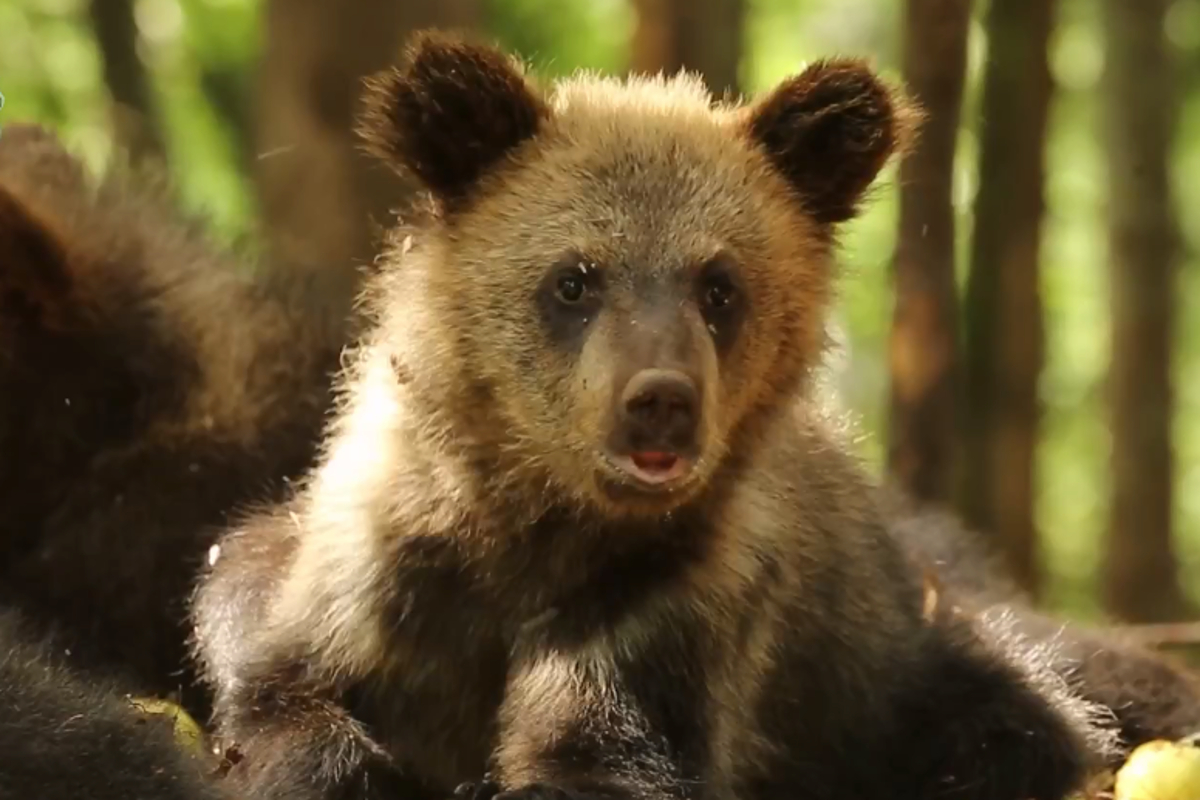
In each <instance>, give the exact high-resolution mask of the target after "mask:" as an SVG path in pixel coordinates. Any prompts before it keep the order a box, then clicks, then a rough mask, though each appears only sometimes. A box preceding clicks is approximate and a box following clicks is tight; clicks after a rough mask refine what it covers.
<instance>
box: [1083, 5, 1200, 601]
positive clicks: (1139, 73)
mask: <svg viewBox="0 0 1200 800" xmlns="http://www.w3.org/2000/svg"><path fill="white" fill-rule="evenodd" d="M1167 7H1168V0H1139V2H1136V3H1131V2H1129V0H1104V5H1103V9H1104V38H1105V52H1106V58H1105V73H1104V78H1103V80H1104V84H1103V91H1102V96H1103V99H1104V134H1105V144H1106V146H1107V151H1108V169H1109V196H1108V225H1109V266H1110V276H1111V281H1112V285H1111V304H1112V319H1113V329H1112V363H1111V365H1110V369H1109V387H1108V388H1109V392H1110V397H1111V414H1112V417H1111V420H1112V473H1113V497H1112V508H1111V511H1110V514H1111V516H1110V519H1109V532H1108V550H1107V553H1106V561H1105V565H1104V574H1105V590H1104V600H1105V604H1106V606H1107V610H1108V611H1109V612H1110V613H1112V614H1114V615H1116V616H1117V617H1119V618H1122V619H1125V620H1130V621H1134V622H1153V621H1158V620H1168V619H1172V618H1176V617H1179V616H1180V615H1181V614H1183V613H1184V611H1185V608H1186V603H1185V601H1184V598H1183V594H1182V592H1181V590H1180V587H1179V580H1178V576H1177V574H1176V562H1175V555H1174V552H1173V550H1172V542H1171V536H1172V525H1171V512H1172V496H1173V491H1172V481H1173V478H1174V476H1173V469H1172V467H1173V464H1172V454H1171V414H1172V406H1173V398H1172V387H1171V350H1172V348H1171V340H1172V333H1173V321H1174V318H1175V310H1174V298H1173V293H1174V291H1175V272H1176V266H1177V257H1178V251H1179V235H1178V232H1177V228H1176V222H1175V219H1174V212H1173V209H1172V203H1171V188H1170V180H1169V161H1170V153H1171V144H1172V138H1173V132H1174V127H1175V115H1176V106H1175V103H1176V97H1175V92H1174V86H1175V82H1174V80H1172V79H1173V78H1174V77H1175V76H1174V74H1173V64H1172V63H1171V60H1170V59H1169V57H1168V54H1167V43H1166V41H1165V36H1164V24H1163V23H1164V17H1165V14H1166V10H1167Z"/></svg>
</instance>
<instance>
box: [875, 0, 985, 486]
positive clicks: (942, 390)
mask: <svg viewBox="0 0 1200 800" xmlns="http://www.w3.org/2000/svg"><path fill="white" fill-rule="evenodd" d="M970 13H971V4H970V2H969V0H907V2H906V3H905V27H904V58H903V64H904V80H905V83H906V84H907V86H908V89H909V91H910V92H912V93H913V95H914V96H915V97H916V99H917V100H918V102H920V104H921V105H922V107H923V108H924V109H925V112H926V114H927V121H926V123H925V125H924V126H923V127H922V129H921V135H920V137H919V139H918V141H917V145H916V148H915V150H914V151H913V152H912V153H910V154H909V155H908V157H907V158H906V159H905V160H904V162H903V164H902V165H901V167H900V228H899V234H898V237H897V249H896V260H895V265H894V270H895V271H894V280H895V291H896V300H895V309H894V312H893V318H892V332H891V341H890V342H889V359H890V362H891V378H892V392H891V419H890V425H889V431H888V469H889V471H890V473H891V475H892V477H893V479H894V480H895V481H896V483H897V484H899V485H900V486H902V487H904V488H905V489H906V490H907V491H908V492H909V494H911V495H912V496H913V498H914V499H916V500H917V501H918V502H937V503H943V502H947V501H948V500H949V499H950V494H951V480H952V477H953V469H954V457H953V456H954V406H955V403H954V399H955V398H954V394H955V391H956V385H955V380H956V369H957V365H956V362H957V352H956V351H957V344H956V336H955V326H956V324H957V291H956V286H955V275H954V209H953V207H952V205H951V187H952V181H953V169H954V149H955V142H956V140H957V134H958V120H959V109H960V106H961V103H962V89H963V80H964V73H965V69H966V51H967V31H968V24H969V21H970Z"/></svg>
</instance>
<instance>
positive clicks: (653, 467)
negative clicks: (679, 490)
mask: <svg viewBox="0 0 1200 800" xmlns="http://www.w3.org/2000/svg"><path fill="white" fill-rule="evenodd" d="M610 460H611V461H612V463H613V465H614V466H615V467H617V469H619V470H620V471H621V473H622V477H623V478H624V479H625V481H626V482H628V483H630V484H632V485H634V486H636V487H637V488H641V489H645V490H651V491H665V490H668V489H672V488H674V487H676V486H678V485H679V484H681V483H682V482H683V481H684V480H685V479H686V478H687V476H688V474H689V473H690V472H691V471H692V462H691V460H690V459H687V458H684V457H683V456H681V455H679V454H678V453H673V452H670V451H666V450H643V451H638V452H633V453H630V454H629V455H622V456H612V457H610Z"/></svg>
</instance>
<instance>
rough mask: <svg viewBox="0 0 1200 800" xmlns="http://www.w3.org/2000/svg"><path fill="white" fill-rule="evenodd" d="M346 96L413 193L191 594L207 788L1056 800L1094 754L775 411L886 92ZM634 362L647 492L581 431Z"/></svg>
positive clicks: (407, 72) (862, 78)
mask: <svg viewBox="0 0 1200 800" xmlns="http://www.w3.org/2000/svg"><path fill="white" fill-rule="evenodd" d="M447 75H450V76H453V80H446V79H445V76H447ZM479 94H482V95H483V96H477V95H479ZM371 96H372V98H373V103H374V105H373V110H374V114H373V115H372V116H371V119H372V120H373V122H372V123H371V125H370V126H369V129H370V133H371V134H372V136H373V137H374V141H375V142H376V143H377V149H379V150H380V151H381V152H384V153H385V154H391V155H392V157H394V158H399V159H401V160H400V161H399V162H398V163H397V164H396V166H398V167H400V168H403V169H406V170H409V171H411V172H413V173H415V174H416V175H417V176H418V177H422V176H424V179H425V181H426V185H427V187H428V188H429V189H430V191H431V193H432V195H433V197H432V200H433V202H432V203H431V204H430V206H429V208H430V214H429V216H428V217H427V218H426V219H425V220H424V221H423V222H422V223H421V224H420V225H419V226H418V227H416V228H415V229H412V230H400V231H398V232H397V233H396V236H395V240H394V248H393V250H392V253H391V262H390V264H389V267H388V268H387V269H386V270H385V271H384V274H383V276H382V279H381V281H380V283H379V285H378V286H377V287H376V288H375V291H374V293H373V296H372V308H373V311H374V313H375V315H376V318H377V319H376V321H377V325H376V328H375V330H374V331H373V332H372V333H371V335H370V336H369V337H368V338H367V340H366V342H365V344H364V346H363V348H362V349H361V351H360V353H359V354H358V357H357V359H356V362H355V364H354V365H353V366H352V367H351V368H350V369H349V371H348V373H347V375H346V378H345V404H344V407H343V408H342V410H341V413H340V414H339V416H338V419H337V421H336V423H335V424H334V425H333V426H332V428H331V432H330V436H329V439H328V441H327V445H326V451H325V453H324V455H323V458H322V460H321V462H320V464H319V465H318V467H317V468H315V469H314V470H313V471H312V473H311V474H310V475H309V477H308V479H307V480H306V483H305V486H304V487H303V489H302V490H301V491H299V492H298V493H297V495H296V496H295V497H294V498H293V499H292V500H290V501H289V502H288V503H286V504H282V505H280V506H279V507H278V508H276V509H273V510H267V511H264V512H262V513H259V514H256V515H252V516H249V517H248V518H247V519H245V520H244V522H243V524H242V525H240V526H239V527H238V528H237V529H236V530H235V531H233V532H231V533H230V534H229V535H228V536H227V537H226V538H225V539H224V541H223V544H222V545H221V554H220V557H219V558H218V559H217V560H216V564H215V566H214V567H213V569H212V570H211V571H210V572H209V574H208V577H207V578H206V579H205V580H204V582H203V583H202V586H201V588H200V590H199V592H198V594H197V598H196V603H195V616H196V620H197V652H198V655H199V658H200V660H201V661H202V663H203V665H204V669H205V674H206V676H207V677H208V679H209V681H210V682H211V683H212V685H213V686H214V688H215V690H216V698H217V699H216V708H217V711H216V722H217V725H218V727H219V731H220V734H221V735H223V736H224V737H226V738H227V739H228V740H230V741H232V742H234V743H236V745H237V746H238V747H239V748H240V749H241V751H242V752H243V753H244V755H245V759H244V760H243V761H242V762H241V763H240V764H239V765H238V766H237V767H236V768H235V769H234V771H233V772H232V773H231V775H230V777H231V779H233V780H234V781H236V782H237V785H239V786H240V787H241V788H242V789H243V790H244V791H245V792H246V793H247V794H249V795H252V796H254V797H257V798H263V799H264V800H266V799H268V798H284V797H287V798H313V799H314V800H315V799H316V798H354V799H355V800H360V799H363V798H380V799H382V798H385V797H386V798H393V797H398V796H405V797H413V796H444V795H445V794H447V793H448V792H450V791H451V790H452V789H454V788H455V786H456V785H458V784H460V783H463V782H466V783H468V784H471V783H472V782H474V787H475V788H474V790H473V791H474V792H475V794H476V795H478V796H482V797H486V796H489V795H492V794H495V793H496V792H497V791H499V790H507V791H509V792H511V793H512V794H510V795H507V796H509V797H518V796H519V797H523V798H534V797H547V798H549V797H568V798H601V797H604V798H617V797H620V798H633V797H636V798H674V797H680V798H684V797H687V798H693V797H694V798H703V797H713V798H717V797H742V798H775V797H797V798H812V799H813V800H815V799H817V798H830V799H831V800H832V798H862V799H863V800H871V799H874V798H878V799H879V800H883V798H888V800H917V799H918V798H922V799H925V798H929V797H935V796H936V797H944V798H972V799H975V800H983V799H984V798H994V799H995V800H1024V799H1027V798H1036V800H1057V798H1060V797H1062V796H1063V795H1064V794H1065V793H1066V792H1067V791H1068V790H1069V789H1071V788H1073V787H1074V786H1076V785H1077V784H1078V783H1079V781H1080V780H1081V778H1082V777H1083V775H1084V772H1085V770H1086V767H1087V765H1088V763H1089V758H1090V755H1091V754H1092V753H1094V752H1096V751H1103V750H1104V733H1103V732H1102V731H1100V730H1098V729H1097V728H1095V727H1093V724H1092V721H1091V719H1090V709H1089V708H1088V707H1087V706H1086V705H1085V704H1083V703H1081V702H1079V701H1078V699H1077V698H1075V697H1074V696H1072V695H1071V694H1070V693H1069V692H1067V691H1066V689H1065V686H1064V685H1063V683H1062V681H1061V680H1059V679H1058V677H1057V676H1056V675H1055V674H1054V672H1053V670H1052V669H1050V668H1049V664H1048V663H1047V659H1046V658H1041V657H1040V656H1039V654H1038V653H1036V652H1032V651H1031V652H1029V653H1023V654H1022V657H1021V658H1020V659H1015V658H1012V657H1011V653H1012V652H1013V651H1012V650H1011V648H1010V643H1011V640H1012V632H1011V631H1010V630H1008V629H1007V628H1006V627H1005V626H1004V625H1003V624H999V623H998V624H992V623H990V622H989V621H987V620H977V619H974V618H969V617H967V618H960V617H957V616H956V615H953V614H951V613H948V609H942V611H941V612H939V613H938V614H936V615H935V616H933V617H932V618H926V616H925V615H924V603H923V600H924V593H923V591H922V583H921V579H920V575H919V573H918V572H917V571H916V569H915V568H914V566H913V564H912V563H911V562H910V561H909V560H908V558H907V556H906V554H905V552H904V551H903V550H902V549H901V548H900V547H899V546H898V544H897V542H896V541H895V540H894V539H893V538H892V537H891V536H890V535H889V532H888V529H887V520H886V517H885V515H884V509H883V508H882V507H880V506H877V505H876V504H875V502H874V499H875V497H876V495H875V490H874V488H873V487H872V486H871V484H870V482H869V481H868V480H867V478H866V477H865V475H864V473H863V470H862V468H861V467H860V465H859V464H857V463H856V462H855V461H854V459H852V458H850V457H849V456H848V455H847V449H846V447H845V446H844V445H843V443H842V442H841V441H840V440H839V438H838V437H837V436H836V435H835V434H834V433H833V430H832V427H831V425H830V422H829V421H828V420H826V419H824V418H823V416H822V414H821V411H820V408H819V407H818V406H816V405H814V404H812V403H807V402H800V403H799V404H797V402H796V400H797V399H798V398H799V399H804V398H807V397H809V392H810V390H811V374H812V372H813V370H814V369H815V368H816V366H817V365H818V363H819V361H820V358H821V348H822V345H823V342H824V339H825V335H824V324H825V319H824V317H825V313H826V310H827V308H828V306H829V304H830V298H831V293H832V288H831V286H832V280H833V270H832V263H831V262H832V244H831V242H832V240H833V238H834V237H833V233H834V231H833V230H832V228H831V227H830V225H829V221H831V220H835V219H839V218H844V217H845V216H846V215H848V214H849V213H850V211H849V210H850V209H852V208H853V207H854V206H855V204H856V202H857V201H858V199H859V196H860V195H861V193H862V192H863V191H864V190H865V189H866V184H867V182H868V179H869V177H871V176H873V175H874V172H875V171H877V170H878V169H879V167H880V166H881V165H882V164H883V163H884V162H885V161H886V160H887V158H888V156H889V155H890V154H891V153H893V152H894V151H895V150H896V149H897V148H898V147H899V146H900V143H901V140H902V138H903V137H902V135H901V134H902V132H903V131H905V130H906V129H907V127H908V124H909V121H910V120H911V117H912V115H911V113H910V111H909V110H908V108H907V106H906V105H905V104H904V101H903V100H902V99H901V98H900V97H899V95H898V94H896V93H894V92H892V91H890V90H888V89H887V88H885V87H884V86H883V85H882V84H881V83H879V81H878V80H877V79H876V78H875V77H874V76H873V75H872V74H871V73H870V71H869V70H868V69H867V68H866V67H865V66H863V65H862V64H860V63H857V62H852V61H839V62H822V63H819V64H817V65H814V66H813V67H811V68H810V69H809V70H807V71H806V72H804V73H803V74H802V75H801V76H799V77H797V78H794V79H792V80H790V81H788V82H785V83H784V84H783V85H782V86H781V87H780V88H778V89H777V90H775V91H774V92H773V93H771V94H769V95H768V96H767V97H766V98H765V99H763V100H762V101H760V102H758V103H756V104H752V105H723V104H714V103H713V101H712V99H711V98H710V97H709V96H708V94H707V92H705V91H704V90H703V88H702V85H701V84H700V82H699V81H698V80H697V79H696V78H694V77H688V76H685V77H678V78H674V79H670V80H666V79H658V80H645V79H634V80H630V81H629V82H620V81H612V80H602V79H597V78H590V77H584V78H579V79H576V80H574V81H570V82H567V83H565V84H560V85H559V86H558V87H556V89H555V91H554V92H553V93H550V94H548V95H543V94H542V93H540V92H539V91H538V90H537V89H535V88H534V87H533V86H532V85H531V84H529V83H526V82H525V81H524V79H523V78H521V77H520V75H519V73H518V72H517V71H516V70H515V69H513V68H512V67H510V66H508V64H507V62H506V61H505V59H504V58H503V57H502V56H500V55H499V54H497V53H495V52H493V51H491V50H489V49H486V48H482V47H480V46H478V45H469V44H464V43H462V42H460V41H458V40H454V39H446V38H443V37H441V36H429V35H425V36H421V37H418V39H417V41H416V43H415V44H414V45H413V48H412V50H411V52H410V55H409V60H408V62H407V64H406V65H405V67H404V68H403V69H401V70H398V71H394V72H391V73H389V74H387V75H386V76H384V77H381V78H380V79H379V81H378V82H377V83H376V85H375V87H374V89H373V91H372V95H371ZM388 98H402V99H403V103H402V105H403V107H404V108H406V109H408V111H406V112H405V113H402V114H397V113H396V112H395V111H394V109H395V107H396V104H395V103H391V102H390V101H389V100H388ZM468 108H482V109H488V111H487V114H485V115H484V117H483V119H484V120H489V119H501V120H514V119H519V120H526V121H528V120H534V121H536V124H534V125H532V126H530V127H529V128H528V129H521V130H520V131H519V132H520V133H522V134H523V135H522V136H520V137H519V140H518V141H509V139H510V138H512V137H510V136H509V134H510V133H511V132H512V131H513V130H514V129H513V128H511V127H506V126H501V128H502V130H501V132H502V133H503V134H504V136H502V137H501V141H502V142H506V143H507V145H508V146H507V147H506V148H503V149H501V150H497V149H496V148H491V147H487V148H481V147H477V146H476V143H477V142H479V141H480V136H481V134H480V130H479V129H478V128H477V127H476V124H475V123H474V122H470V121H465V122H463V123H462V126H461V129H460V127H459V126H457V125H449V126H447V125H444V124H443V123H444V122H446V121H447V119H449V118H448V117H446V116H444V115H443V114H441V113H440V111H441V110H445V109H468ZM543 109H545V111H543ZM379 143H383V144H382V145H379ZM430 158H439V159H440V158H445V159H457V162H456V163H454V164H430V163H429V161H428V159H430ZM810 160H811V163H806V162H809V161H810ZM464 161H465V163H462V162H464ZM447 175H454V176H471V175H473V176H476V177H475V178H474V179H472V180H468V182H467V183H466V184H465V185H464V184H462V183H461V182H460V181H459V179H458V177H455V178H454V179H453V180H449V181H446V180H443V178H444V177H445V176H447ZM431 176H433V177H431ZM439 176H440V177H439ZM815 204H819V205H820V207H817V206H816V205H815ZM564 279H569V280H568V283H563V280H564ZM571 282H573V283H571ZM568 286H569V287H571V288H580V287H583V288H580V292H579V293H578V294H576V293H574V292H571V293H570V294H567V293H566V288H564V287H568ZM717 289H719V290H720V291H719V292H717V293H716V294H714V291H715V290H717ZM714 297H718V298H719V300H720V302H718V301H717V300H715V299H712V298H714ZM556 298H557V299H556ZM647 369H654V370H660V371H667V372H670V373H671V374H672V375H673V376H677V384H678V381H684V380H686V381H688V382H690V385H694V387H695V394H696V397H697V398H698V399H697V400H696V402H695V407H694V408H692V409H691V412H689V413H693V417H694V419H695V426H694V431H693V433H694V437H693V440H692V441H688V442H685V443H683V444H679V445H678V447H679V452H681V453H685V454H686V459H685V463H686V469H685V470H684V471H683V472H681V473H680V477H677V478H676V479H675V481H676V483H675V484H673V485H672V488H671V489H670V490H666V489H648V488H646V486H645V482H644V480H643V479H642V478H637V480H643V482H642V483H637V482H636V480H635V478H634V477H631V476H636V475H642V474H646V473H645V471H644V470H643V472H641V473H638V472H636V470H635V471H633V472H631V471H630V469H631V468H630V467H629V466H628V464H627V463H626V462H627V461H628V459H627V458H626V456H625V454H624V453H623V451H621V450H620V448H621V447H623V446H624V443H625V440H624V439H622V438H621V437H619V436H616V437H615V436H613V433H614V431H619V430H620V429H622V426H625V425H627V424H628V422H627V420H626V418H625V417H624V416H622V414H623V413H626V412H623V411H622V409H623V408H624V409H628V408H629V406H628V405H626V404H625V400H624V399H623V398H624V394H623V387H627V386H628V385H629V384H630V383H631V382H632V378H631V377H630V376H631V375H635V376H636V375H641V374H643V373H644V371H645V370H647ZM673 380H676V378H673ZM673 385H674V384H673ZM681 396H682V395H676V396H675V397H676V399H678V397H681ZM628 413H632V412H628ZM659 444H660V443H656V444H655V445H654V446H655V447H658V446H659ZM663 446H666V445H663ZM670 446H671V447H675V446H676V445H675V444H671V445H670ZM642 452H644V450H636V449H635V450H634V451H633V456H636V455H638V454H639V453H642ZM633 456H629V458H632V457H633ZM622 459H626V460H622ZM633 463H634V464H635V466H636V463H637V462H633ZM639 469H640V468H639ZM655 485H658V484H655ZM485 770H486V771H488V772H489V773H490V782H480V781H481V778H482V777H483V774H484V772H485ZM465 788H467V789H469V788H470V786H468V787H465Z"/></svg>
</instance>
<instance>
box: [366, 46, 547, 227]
mask: <svg viewBox="0 0 1200 800" xmlns="http://www.w3.org/2000/svg"><path fill="white" fill-rule="evenodd" d="M363 101H364V107H363V111H362V114H361V116H360V122H359V126H358V132H359V134H360V135H361V136H362V137H363V139H364V140H365V141H366V143H367V147H368V149H369V150H370V151H371V152H372V153H374V154H375V155H377V156H379V157H380V158H382V159H383V160H384V161H387V162H388V163H390V164H391V165H392V166H394V167H395V168H397V169H398V170H400V171H401V172H407V173H410V174H411V175H412V176H414V177H415V178H416V179H417V180H418V181H420V182H421V183H422V184H423V185H424V187H425V188H426V189H428V190H429V191H430V192H431V193H432V194H433V195H434V197H435V199H436V200H438V201H439V203H440V204H441V205H443V206H446V205H452V204H454V203H455V202H456V201H460V200H462V199H464V198H466V197H467V196H468V195H469V193H470V191H471V189H472V188H474V186H475V184H476V183H477V182H478V181H479V179H480V178H481V177H482V176H483V175H484V173H485V172H486V171H487V170H488V169H489V168H490V167H492V166H494V165H495V164H496V163H497V162H499V161H500V159H501V158H502V157H504V156H505V155H507V154H508V153H509V152H511V151H512V149H513V148H515V147H516V146H517V145H519V144H521V143H522V142H524V141H525V140H527V139H529V138H531V137H532V136H533V135H534V134H536V133H537V131H538V128H539V126H540V125H541V124H542V122H543V120H545V119H546V118H547V117H548V116H549V113H550V112H549V107H548V106H547V105H546V103H545V101H544V100H543V99H542V97H541V96H540V95H539V94H538V93H537V92H535V90H534V89H533V87H532V86H530V84H529V82H528V81H527V80H526V79H525V77H524V75H523V74H522V73H521V70H520V68H519V66H518V64H517V62H516V61H515V60H514V59H512V58H510V57H509V56H507V55H506V54H504V53H502V52H501V51H499V50H498V49H496V48H493V47H489V46H486V45H482V44H476V43H472V42H469V41H466V40H464V39H461V38H457V37H455V36H453V35H449V34H444V33H438V32H434V31H423V32H420V33H418V34H416V35H415V36H414V37H413V39H412V40H411V43H410V45H409V47H408V52H407V57H406V59H405V63H404V65H403V66H401V67H399V68H393V69H390V70H385V71H384V72H381V73H378V74H376V75H375V76H373V77H372V78H370V79H368V81H367V88H366V91H365V93H364V95H363Z"/></svg>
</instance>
